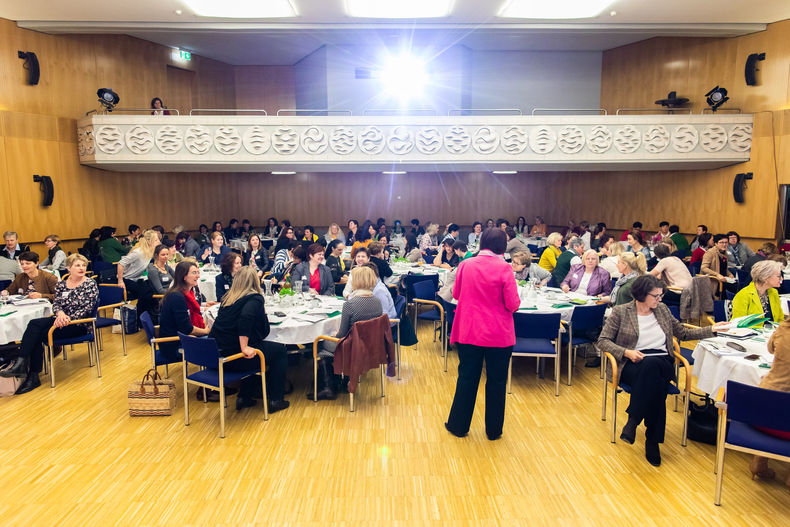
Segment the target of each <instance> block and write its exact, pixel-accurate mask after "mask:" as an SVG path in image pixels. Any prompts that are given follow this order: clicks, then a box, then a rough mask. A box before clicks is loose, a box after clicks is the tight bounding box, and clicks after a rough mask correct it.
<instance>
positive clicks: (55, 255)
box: [41, 234, 66, 271]
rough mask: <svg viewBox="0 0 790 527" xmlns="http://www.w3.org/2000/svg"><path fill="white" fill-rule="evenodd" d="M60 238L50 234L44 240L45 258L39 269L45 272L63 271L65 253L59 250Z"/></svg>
mask: <svg viewBox="0 0 790 527" xmlns="http://www.w3.org/2000/svg"><path fill="white" fill-rule="evenodd" d="M59 243H60V237H59V236H58V235H57V234H50V235H49V236H47V237H46V238H44V245H45V246H46V247H47V257H46V258H44V261H43V262H41V268H42V269H46V270H47V271H65V270H66V253H65V252H64V251H63V249H61V248H60V245H58V244H59Z"/></svg>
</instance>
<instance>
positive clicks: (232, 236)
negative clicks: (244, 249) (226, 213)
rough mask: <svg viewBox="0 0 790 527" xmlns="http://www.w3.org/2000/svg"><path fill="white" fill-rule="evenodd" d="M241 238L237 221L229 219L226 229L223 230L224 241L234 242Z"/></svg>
mask: <svg viewBox="0 0 790 527" xmlns="http://www.w3.org/2000/svg"><path fill="white" fill-rule="evenodd" d="M238 238H241V227H239V220H237V219H236V218H231V219H230V221H229V222H228V227H227V228H226V229H225V241H226V242H227V241H230V240H236V239H238Z"/></svg>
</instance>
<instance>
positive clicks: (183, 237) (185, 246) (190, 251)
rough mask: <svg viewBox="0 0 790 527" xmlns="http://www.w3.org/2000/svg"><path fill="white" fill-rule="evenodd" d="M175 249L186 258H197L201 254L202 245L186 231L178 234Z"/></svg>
mask: <svg viewBox="0 0 790 527" xmlns="http://www.w3.org/2000/svg"><path fill="white" fill-rule="evenodd" d="M175 247H176V251H178V252H179V254H181V256H183V257H184V258H197V257H198V253H199V252H200V245H198V242H196V241H195V240H194V239H192V237H191V236H190V235H189V233H188V232H186V231H181V232H179V233H178V234H176V245H175Z"/></svg>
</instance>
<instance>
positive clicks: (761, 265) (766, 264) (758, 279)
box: [751, 260, 782, 284]
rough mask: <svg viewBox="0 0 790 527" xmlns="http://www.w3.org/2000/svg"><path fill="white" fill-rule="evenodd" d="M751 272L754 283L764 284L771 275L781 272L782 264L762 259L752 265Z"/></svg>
mask: <svg viewBox="0 0 790 527" xmlns="http://www.w3.org/2000/svg"><path fill="white" fill-rule="evenodd" d="M751 274H752V280H753V281H754V283H755V284H764V283H766V282H767V281H768V279H770V278H771V277H772V276H774V275H776V274H780V275H781V274H782V264H781V263H779V262H774V261H773V260H763V261H762V262H757V263H756V264H754V265H753V266H752V273H751Z"/></svg>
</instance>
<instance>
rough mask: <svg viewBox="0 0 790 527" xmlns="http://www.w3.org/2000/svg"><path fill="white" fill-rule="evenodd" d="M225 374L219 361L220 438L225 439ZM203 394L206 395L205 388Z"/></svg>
mask: <svg viewBox="0 0 790 527" xmlns="http://www.w3.org/2000/svg"><path fill="white" fill-rule="evenodd" d="M224 376H225V372H224V368H223V365H222V360H221V359H220V361H219V436H220V437H221V438H222V439H225V379H224ZM203 393H206V390H205V388H204V389H203Z"/></svg>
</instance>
